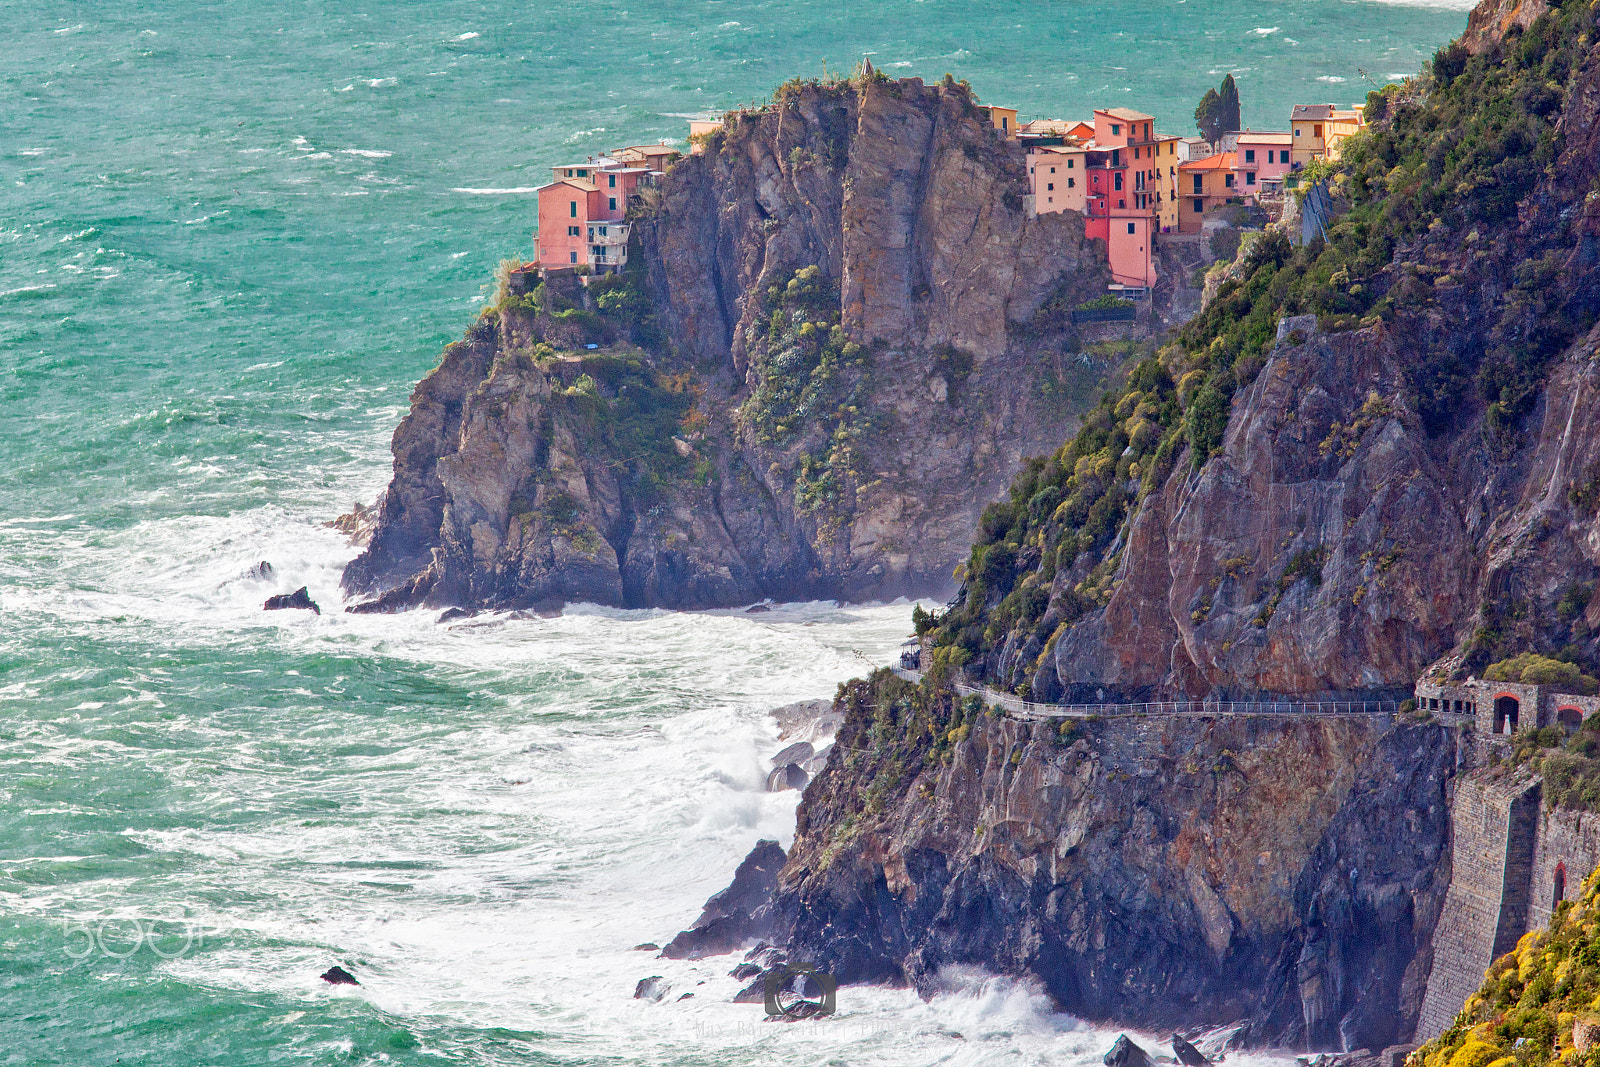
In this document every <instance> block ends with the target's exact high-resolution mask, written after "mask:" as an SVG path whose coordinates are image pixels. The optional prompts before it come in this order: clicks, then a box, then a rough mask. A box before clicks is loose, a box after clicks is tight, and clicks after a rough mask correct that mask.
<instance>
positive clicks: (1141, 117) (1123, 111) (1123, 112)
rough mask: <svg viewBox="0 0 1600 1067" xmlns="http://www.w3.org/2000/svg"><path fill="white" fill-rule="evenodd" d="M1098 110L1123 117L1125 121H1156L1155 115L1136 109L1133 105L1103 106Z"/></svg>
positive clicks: (1118, 117) (1116, 117) (1117, 117)
mask: <svg viewBox="0 0 1600 1067" xmlns="http://www.w3.org/2000/svg"><path fill="white" fill-rule="evenodd" d="M1098 110H1099V111H1100V113H1101V114H1104V115H1110V116H1111V117H1112V118H1114V119H1121V120H1122V121H1123V122H1145V121H1151V122H1153V121H1155V116H1154V115H1146V114H1145V113H1144V112H1142V111H1135V110H1133V108H1131V107H1103V108H1100V109H1098Z"/></svg>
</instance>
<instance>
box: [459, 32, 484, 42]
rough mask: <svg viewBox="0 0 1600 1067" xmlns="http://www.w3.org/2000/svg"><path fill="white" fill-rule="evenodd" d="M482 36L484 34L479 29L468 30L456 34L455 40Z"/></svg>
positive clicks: (468, 39)
mask: <svg viewBox="0 0 1600 1067" xmlns="http://www.w3.org/2000/svg"><path fill="white" fill-rule="evenodd" d="M482 36H483V34H481V33H479V32H478V31H477V30H468V31H467V32H466V33H458V34H456V36H455V40H457V41H470V40H472V39H473V38H475V37H482Z"/></svg>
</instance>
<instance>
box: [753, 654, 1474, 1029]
mask: <svg viewBox="0 0 1600 1067" xmlns="http://www.w3.org/2000/svg"><path fill="white" fill-rule="evenodd" d="M844 702H845V704H846V706H847V707H848V708H849V709H850V710H849V715H848V717H847V719H846V722H845V725H844V727H843V729H842V730H841V733H840V734H839V738H838V741H837V742H836V748H835V756H834V758H833V759H832V760H831V761H830V763H829V766H828V768H827V770H826V771H825V772H824V773H823V774H822V775H821V776H820V777H819V778H818V779H817V780H816V781H815V782H814V783H812V785H811V786H809V787H808V788H807V791H806V795H805V800H804V803H803V804H802V807H801V809H800V815H799V830H798V834H797V837H796V841H795V845H794V848H793V849H792V850H791V852H790V854H789V861H788V864H787V866H786V867H785V868H784V870H783V873H782V875H781V878H780V885H779V889H778V892H777V896H776V907H775V908H774V910H775V911H776V912H777V913H778V914H780V915H781V916H782V919H781V921H780V929H779V930H778V931H777V934H776V937H775V938H774V940H775V943H777V944H779V945H781V946H783V948H784V950H785V951H786V952H787V953H788V954H789V956H790V957H791V958H794V959H805V960H807V961H809V962H812V963H815V964H817V965H818V966H821V967H824V968H825V969H828V970H830V971H831V972H832V973H834V974H835V975H837V976H838V977H839V978H840V979H841V980H843V981H846V982H850V981H891V982H899V981H905V982H909V983H912V984H914V985H917V986H919V987H924V988H932V987H934V986H936V984H937V973H938V971H939V969H940V968H941V967H944V966H947V965H951V964H978V965H982V966H985V967H988V968H990V969H992V970H995V971H998V972H1002V973H1008V974H1023V975H1031V976H1034V977H1036V978H1037V979H1038V980H1039V981H1040V982H1041V983H1042V984H1043V985H1044V987H1045V988H1046V989H1047V990H1048V991H1049V992H1050V994H1051V995H1052V996H1053V997H1054V998H1055V1000H1056V1001H1057V1002H1058V1004H1059V1005H1060V1007H1061V1008H1063V1009H1064V1010H1066V1011H1070V1012H1072V1013H1074V1014H1076V1015H1079V1016H1081V1017H1085V1018H1090V1019H1114V1020H1117V1021H1119V1022H1122V1023H1126V1024H1134V1025H1144V1026H1150V1027H1167V1026H1171V1027H1176V1026H1187V1025H1199V1024H1212V1025H1216V1024H1222V1023H1226V1022H1231V1021H1239V1020H1244V1021H1247V1022H1248V1023H1249V1024H1250V1031H1249V1036H1248V1038H1247V1040H1248V1041H1249V1042H1250V1043H1252V1044H1257V1045H1264V1044H1277V1045H1286V1046H1294V1047H1316V1048H1330V1047H1331V1048H1344V1049H1354V1048H1373V1049H1377V1048H1383V1047H1385V1046H1387V1045H1390V1044H1394V1043H1396V1042H1399V1041H1402V1040H1405V1039H1406V1038H1408V1037H1409V1036H1410V1032H1411V1029H1412V1027H1413V1026H1414V1025H1415V1021H1416V1016H1417V1012H1418V1009H1419V1008H1420V1004H1421V999H1422V995H1423V990H1424V986H1425V983H1426V979H1427V973H1428V958H1427V951H1428V944H1429V938H1430V935H1431V933H1432V930H1433V927H1434V924H1435V922H1436V920H1437V919H1438V916H1439V909H1440V906H1441V904H1442V902H1443V896H1444V892H1445V889H1446V886H1447V884H1448V881H1449V847H1448V833H1449V812H1448V789H1449V785H1450V783H1451V781H1452V778H1453V775H1454V773H1455V766H1456V761H1457V745H1458V737H1457V735H1456V733H1455V731H1453V730H1451V729H1449V728H1446V727H1442V726H1436V725H1422V726H1398V727H1396V728H1394V729H1392V730H1391V729H1388V728H1387V724H1379V723H1377V722H1375V721H1373V720H1370V719H1358V718H1338V719H1335V718H1333V717H1328V718H1325V719H1321V718H1299V719H1289V718H1285V719H1276V720H1274V719H1260V718H1229V717H1225V716H1224V717H1217V718H1204V719H1202V718H1198V717H1187V716H1179V717H1159V716H1157V717H1151V718H1148V719H1142V718H1141V719H1134V718H1126V719H1122V718H1119V719H1108V720H1105V721H1102V722H1098V723H1080V724H1077V726H1076V727H1075V728H1072V729H1068V730H1066V731H1063V730H1061V729H1058V728H1057V725H1056V724H1054V723H1024V722H1018V721H1015V720H1011V719H1006V718H999V717H991V716H990V715H987V714H983V713H981V712H978V711H976V710H975V709H974V708H972V707H971V706H968V707H965V708H954V707H952V705H951V704H950V703H949V701H948V698H943V697H930V696H929V695H928V694H927V693H926V692H924V691H920V690H917V689H915V688H914V687H912V686H910V685H907V684H905V683H900V682H896V681H894V680H892V679H888V678H883V677H879V678H878V679H876V680H875V681H874V682H872V683H858V684H857V685H855V686H854V687H853V688H852V689H851V690H850V691H849V692H847V693H846V695H845V697H844ZM890 733H893V734H895V735H896V736H899V737H901V738H909V739H911V740H902V741H901V742H899V743H894V744H886V743H885V742H884V741H883V740H882V738H883V737H884V736H885V735H887V734H890ZM917 739H920V740H917Z"/></svg>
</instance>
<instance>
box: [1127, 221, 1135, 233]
mask: <svg viewBox="0 0 1600 1067" xmlns="http://www.w3.org/2000/svg"><path fill="white" fill-rule="evenodd" d="M1128 232H1129V233H1136V232H1137V231H1136V230H1135V229H1134V224H1133V223H1131V222H1130V223H1128Z"/></svg>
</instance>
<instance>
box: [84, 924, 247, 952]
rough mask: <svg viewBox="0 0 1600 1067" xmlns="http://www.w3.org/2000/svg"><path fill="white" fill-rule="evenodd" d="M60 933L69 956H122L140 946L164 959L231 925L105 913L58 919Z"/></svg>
mask: <svg viewBox="0 0 1600 1067" xmlns="http://www.w3.org/2000/svg"><path fill="white" fill-rule="evenodd" d="M59 922H60V923H61V933H62V937H63V939H64V941H65V942H66V947H65V949H64V951H65V952H66V955H67V958H68V959H74V960H86V959H89V958H90V957H91V956H99V957H101V958H103V959H113V960H125V959H128V958H129V957H130V956H133V955H134V954H135V953H137V952H138V951H139V950H140V949H148V950H149V951H150V952H151V953H152V954H154V955H156V956H159V957H160V958H162V959H164V960H175V959H178V958H179V957H180V956H186V955H188V954H189V953H190V952H193V951H195V950H197V949H200V948H203V947H205V943H206V939H207V938H210V939H211V940H212V941H219V940H221V939H222V938H224V937H226V936H227V935H228V933H230V932H231V928H230V927H226V926H219V925H217V924H216V923H208V922H201V921H199V920H194V919H144V918H138V917H129V916H115V917H111V916H108V917H107V918H104V919H100V920H97V921H93V922H89V921H84V920H80V919H61V920H59Z"/></svg>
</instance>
